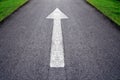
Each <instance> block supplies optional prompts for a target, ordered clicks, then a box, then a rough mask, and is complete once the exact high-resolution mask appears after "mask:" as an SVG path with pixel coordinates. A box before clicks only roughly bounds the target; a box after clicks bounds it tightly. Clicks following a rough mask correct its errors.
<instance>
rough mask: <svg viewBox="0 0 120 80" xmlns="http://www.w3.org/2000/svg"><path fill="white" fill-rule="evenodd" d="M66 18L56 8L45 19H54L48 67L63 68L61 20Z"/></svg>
mask: <svg viewBox="0 0 120 80" xmlns="http://www.w3.org/2000/svg"><path fill="white" fill-rule="evenodd" d="M67 18H68V17H67V16H66V15H65V14H64V13H62V12H61V11H60V10H59V9H58V8H56V9H55V10H54V11H53V12H52V13H51V14H50V15H49V16H48V17H47V19H54V23H53V33H52V44H51V55H50V67H64V66H65V62H64V49H63V37H62V29H61V19H67Z"/></svg>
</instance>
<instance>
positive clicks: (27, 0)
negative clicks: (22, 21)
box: [0, 0, 29, 23]
mask: <svg viewBox="0 0 120 80" xmlns="http://www.w3.org/2000/svg"><path fill="white" fill-rule="evenodd" d="M28 2H29V0H26V2H24V3H23V4H22V5H20V6H19V7H18V8H16V9H15V10H14V11H13V12H12V13H11V14H9V15H8V16H6V17H5V18H4V19H3V20H1V21H0V23H3V22H4V21H5V20H6V19H8V18H9V17H10V16H11V15H12V14H14V13H15V12H17V11H18V10H19V9H20V8H22V7H23V6H24V5H25V4H27V3H28Z"/></svg>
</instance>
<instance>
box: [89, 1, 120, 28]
mask: <svg viewBox="0 0 120 80" xmlns="http://www.w3.org/2000/svg"><path fill="white" fill-rule="evenodd" d="M87 2H89V3H90V4H91V5H93V6H94V7H96V8H97V9H98V10H99V11H101V12H102V13H103V14H104V15H106V16H107V17H109V18H110V19H111V20H112V21H114V22H115V23H117V24H118V25H119V26H120V0H87Z"/></svg>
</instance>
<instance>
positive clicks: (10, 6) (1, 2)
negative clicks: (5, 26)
mask: <svg viewBox="0 0 120 80" xmlns="http://www.w3.org/2000/svg"><path fill="white" fill-rule="evenodd" d="M27 1H28V0H0V22H1V21H2V20H4V19H5V18H6V17H8V16H9V15H10V14H12V13H13V12H14V11H15V10H17V9H18V8H19V7H21V6H22V5H23V4H25V3H26V2H27Z"/></svg>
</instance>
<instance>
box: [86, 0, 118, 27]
mask: <svg viewBox="0 0 120 80" xmlns="http://www.w3.org/2000/svg"><path fill="white" fill-rule="evenodd" d="M86 2H87V3H88V4H89V5H91V6H92V7H94V8H95V9H96V10H97V11H99V12H100V13H102V14H103V15H104V16H105V17H106V18H107V19H109V20H110V21H111V22H113V23H114V24H116V25H117V26H120V24H119V23H117V22H116V21H114V20H113V19H112V18H111V17H109V16H107V15H106V14H104V13H103V12H102V11H101V10H100V9H98V8H97V7H96V6H94V4H92V3H91V2H89V0H86Z"/></svg>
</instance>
